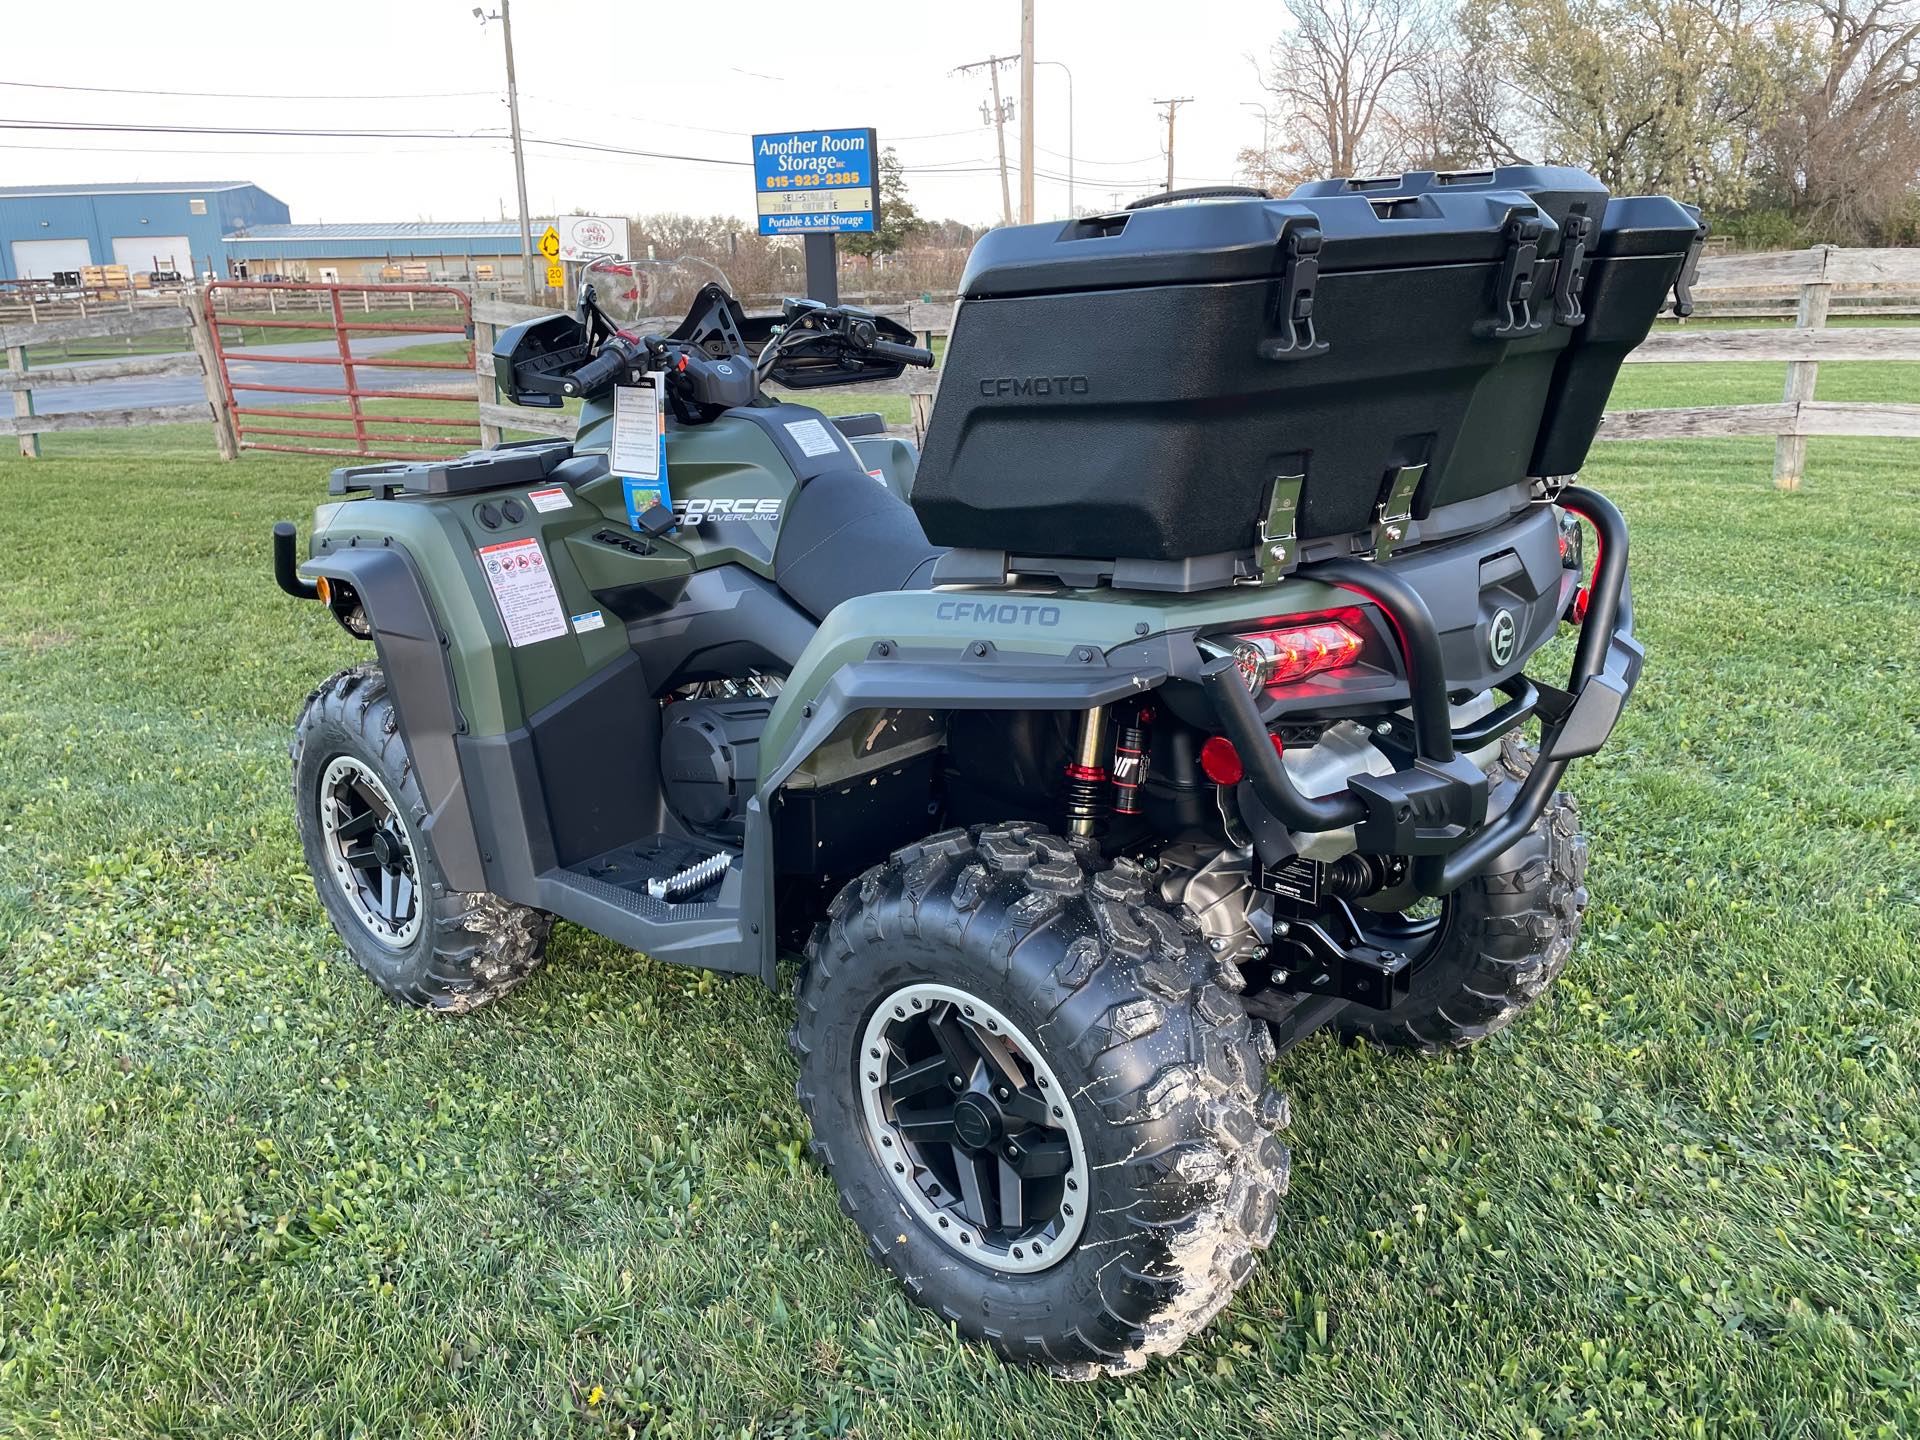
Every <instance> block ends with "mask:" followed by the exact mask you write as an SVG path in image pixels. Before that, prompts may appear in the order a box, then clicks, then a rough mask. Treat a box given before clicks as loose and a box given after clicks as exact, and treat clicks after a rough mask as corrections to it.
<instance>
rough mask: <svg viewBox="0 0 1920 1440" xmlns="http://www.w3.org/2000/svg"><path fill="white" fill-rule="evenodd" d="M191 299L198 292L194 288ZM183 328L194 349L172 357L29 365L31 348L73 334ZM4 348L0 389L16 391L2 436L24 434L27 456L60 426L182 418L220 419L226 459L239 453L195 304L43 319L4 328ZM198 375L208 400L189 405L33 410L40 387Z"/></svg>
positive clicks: (217, 431) (218, 438)
mask: <svg viewBox="0 0 1920 1440" xmlns="http://www.w3.org/2000/svg"><path fill="white" fill-rule="evenodd" d="M188 298H189V299H192V298H194V297H193V296H192V294H191V292H188ZM169 330H172V331H178V330H185V331H186V333H187V337H188V341H189V344H190V346H191V349H189V350H188V351H186V352H184V353H175V354H171V355H129V356H128V357H127V358H125V359H124V360H122V359H114V360H97V361H91V362H88V363H86V364H79V365H71V364H69V365H48V366H42V367H41V368H40V369H38V370H35V369H32V368H30V367H29V365H28V361H27V347H28V346H30V345H33V346H45V345H58V344H61V343H62V342H65V341H70V340H97V339H104V338H110V337H111V338H120V337H126V338H129V339H130V338H132V337H134V336H139V335H150V334H153V333H156V332H160V331H169ZM0 348H4V349H5V351H6V354H7V368H6V369H5V370H4V371H0V391H10V392H11V393H12V395H13V414H12V417H11V418H7V417H5V416H0V435H17V436H19V437H20V453H21V454H22V455H23V456H25V457H26V458H27V459H29V460H34V459H38V458H39V455H40V436H41V435H43V434H45V433H47V432H48V431H54V430H105V429H113V428H117V427H121V426H129V425H167V424H178V423H181V422H183V421H184V422H192V421H207V420H211V421H213V422H214V427H213V428H214V443H215V445H216V446H217V447H218V448H219V451H220V458H221V459H222V460H231V459H233V458H234V457H235V456H236V455H237V454H238V453H239V451H238V449H237V448H236V446H235V443H234V436H233V429H232V423H231V421H230V420H229V419H228V418H227V416H226V405H225V397H224V392H223V391H222V390H221V386H220V371H219V364H218V362H217V361H216V360H215V359H214V354H213V344H212V341H211V340H210V339H209V337H208V335H207V327H206V324H205V322H204V321H203V320H202V319H201V318H200V312H199V309H198V306H197V305H189V306H186V307H184V308H183V307H181V306H180V305H178V304H174V305H151V306H141V307H137V308H134V309H128V310H119V309H115V310H108V311H105V312H97V313H94V314H91V315H75V316H71V317H69V318H67V319H62V320H51V321H42V322H40V323H38V324H28V325H5V326H0ZM154 375H193V376H197V377H198V378H199V380H200V384H201V389H202V391H203V392H204V393H205V395H206V397H207V398H206V399H205V400H203V401H200V402H198V403H196V404H191V405H146V406H139V407H136V408H132V409H125V410H81V411H74V412H71V413H67V414H59V415H37V414H35V413H34V406H33V396H34V393H35V392H36V391H46V390H57V389H61V388H66V387H71V386H75V385H94V384H98V383H99V382H100V381H102V380H121V379H127V378H129V377H132V376H154Z"/></svg>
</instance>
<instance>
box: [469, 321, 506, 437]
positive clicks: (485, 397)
mask: <svg viewBox="0 0 1920 1440" xmlns="http://www.w3.org/2000/svg"><path fill="white" fill-rule="evenodd" d="M493 329H494V327H493V326H492V325H491V324H489V323H487V322H486V321H482V320H476V321H474V323H473V389H474V393H475V394H476V395H477V396H479V398H480V448H481V449H482V450H491V449H493V448H494V447H495V446H496V445H498V444H499V443H500V427H499V426H498V425H495V424H492V423H491V422H490V421H488V420H487V418H486V413H487V406H489V405H491V404H493V403H494V400H495V398H496V394H497V392H496V389H495V386H494V383H493V376H492V375H491V374H490V373H489V372H488V369H487V367H488V366H490V365H491V364H492V363H493Z"/></svg>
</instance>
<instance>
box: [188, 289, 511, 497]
mask: <svg viewBox="0 0 1920 1440" xmlns="http://www.w3.org/2000/svg"><path fill="white" fill-rule="evenodd" d="M206 314H207V332H208V334H209V335H211V336H212V339H213V348H214V353H215V355H216V357H217V358H218V360H219V365H220V384H221V387H222V388H223V389H224V391H225V392H226V399H227V405H228V408H229V410H230V412H231V414H232V416H233V426H234V431H235V436H236V438H237V440H238V442H239V446H240V448H241V449H243V450H286V451H292V452H294V453H297V454H302V455H344V456H347V457H349V458H353V459H375V460H432V459H439V458H443V457H445V456H447V455H454V454H461V453H464V452H465V451H467V450H471V449H475V448H477V447H478V445H479V443H480V419H479V411H478V405H477V400H478V393H477V391H476V389H475V387H474V385H473V383H472V380H471V377H472V375H473V373H474V356H473V303H472V300H471V298H470V297H469V296H468V295H467V293H466V292H465V291H463V290H459V289H456V288H454V287H453V286H450V285H339V284H326V285H321V284H314V285H309V284H304V283H296V282H292V281H278V280H273V281H269V280H216V281H213V282H212V283H211V284H209V285H208V286H207V297H206ZM255 331H258V332H260V333H259V334H257V335H254V334H251V333H250V332H255ZM294 332H303V333H300V334H299V335H298V336H297V338H296V334H295V333H294ZM356 338H358V339H359V340H360V341H361V346H360V348H359V349H358V350H356V349H355V346H354V342H355V340H356ZM455 340H457V341H458V342H459V344H460V346H461V347H462V350H463V353H462V354H461V355H460V357H459V358H454V359H416V358H413V357H410V356H408V355H406V354H405V353H399V354H395V353H391V352H393V351H396V350H399V351H402V352H404V350H406V349H408V348H412V347H414V346H418V345H426V344H433V343H435V342H449V341H455ZM389 341H398V342H400V343H399V344H390V343H387V342H389ZM383 351H384V352H389V353H381V352H383ZM283 367H304V368H283ZM456 371H457V372H458V373H459V374H460V375H461V377H462V378H463V379H465V380H466V381H467V383H466V384H465V385H464V386H463V387H462V388H461V389H458V390H449V389H443V388H438V387H440V386H441V385H443V384H444V381H442V379H441V378H440V373H439V372H456ZM369 372H371V373H369ZM369 382H371V383H369ZM257 397H270V398H269V403H267V404H259V403H256V399H257ZM279 397H286V398H279ZM263 420H264V421H267V422H269V423H267V424H261V423H259V422H261V421H263ZM291 422H301V423H300V424H299V425H297V426H294V425H292V424H291ZM347 441H351V442H352V443H351V445H350V446H349V445H345V444H341V443H322V442H347ZM395 447H404V448H395Z"/></svg>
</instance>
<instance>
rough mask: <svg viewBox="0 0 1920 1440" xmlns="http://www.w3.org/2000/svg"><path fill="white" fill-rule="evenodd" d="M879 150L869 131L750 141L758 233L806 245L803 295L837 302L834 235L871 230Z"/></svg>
mask: <svg viewBox="0 0 1920 1440" xmlns="http://www.w3.org/2000/svg"><path fill="white" fill-rule="evenodd" d="M879 170H880V145H879V141H878V140H877V138H876V137H875V135H874V132H873V131H872V130H870V129H868V130H858V129H856V130H789V131H785V132H783V133H779V134H772V135H756V136H754V137H753V188H754V191H755V200H756V210H757V212H758V214H759V216H760V233H761V234H762V235H799V236H801V237H802V238H803V240H804V241H805V244H806V253H807V294H808V295H809V296H810V297H811V298H813V299H815V300H820V301H823V302H825V303H826V304H828V305H833V304H837V303H838V302H839V299H840V282H839V267H838V263H837V256H836V254H835V247H834V239H833V237H834V236H835V235H838V234H841V233H861V232H870V231H872V230H873V229H874V228H875V220H876V218H877V217H878V215H879V210H880V174H879Z"/></svg>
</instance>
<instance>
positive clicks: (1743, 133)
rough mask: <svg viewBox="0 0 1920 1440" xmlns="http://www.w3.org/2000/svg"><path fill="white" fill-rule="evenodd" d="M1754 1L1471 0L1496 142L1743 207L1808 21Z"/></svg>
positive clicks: (1622, 186) (1800, 60) (1797, 69)
mask: <svg viewBox="0 0 1920 1440" xmlns="http://www.w3.org/2000/svg"><path fill="white" fill-rule="evenodd" d="M1788 13H1789V12H1788V11H1787V10H1786V8H1785V7H1776V6H1768V5H1764V4H1763V5H1761V6H1756V5H1754V4H1752V3H1749V0H1467V3H1466V5H1465V6H1464V7H1463V10H1462V13H1461V28H1462V30H1463V32H1464V34H1465V38H1466V40H1467V43H1468V46H1469V51H1470V54H1471V56H1472V57H1473V60H1474V62H1475V64H1476V65H1477V66H1478V67H1479V68H1481V69H1482V70H1483V71H1484V73H1488V74H1493V75H1497V76H1498V77H1499V85H1500V89H1501V92H1502V93H1501V95H1500V97H1499V103H1498V105H1497V108H1496V113H1495V114H1494V115H1493V116H1491V117H1489V118H1488V125H1489V127H1490V128H1491V130H1492V132H1493V137H1494V138H1495V139H1497V141H1498V146H1497V148H1500V149H1505V150H1509V151H1512V152H1515V153H1521V154H1526V153H1532V154H1537V155H1539V156H1541V157H1542V158H1544V159H1548V160H1554V161H1561V162H1564V163H1567V164H1574V165H1584V166H1586V167H1588V168H1589V169H1591V170H1592V171H1593V172H1594V173H1595V174H1597V175H1598V176H1599V177H1600V178H1601V179H1602V180H1604V181H1606V182H1607V184H1608V185H1609V187H1611V188H1612V189H1613V190H1614V191H1615V192H1616V193H1626V194H1644V193H1647V192H1667V193H1671V194H1675V195H1678V196H1680V197H1681V198H1683V199H1687V200H1693V201H1695V202H1697V203H1700V204H1702V205H1705V206H1707V207H1709V208H1710V209H1723V210H1724V209H1733V208H1738V207H1740V206H1742V205H1744V204H1745V203H1746V202H1747V201H1748V199H1749V197H1750V196H1751V194H1752V192H1753V190H1754V186H1755V179H1756V176H1755V170H1756V152H1757V151H1758V149H1759V146H1760V144H1761V141H1762V139H1763V137H1765V136H1766V135H1767V134H1769V133H1770V132H1771V131H1772V130H1773V128H1774V127H1775V126H1776V125H1777V124H1778V123H1779V121H1780V119H1781V117H1782V116H1783V115H1784V114H1785V113H1786V111H1787V108H1788V106H1789V103H1790V101H1791V98H1792V96H1793V94H1794V93H1795V91H1796V89H1797V88H1798V82H1799V80H1800V79H1801V77H1803V76H1804V75H1805V74H1806V43H1805V35H1806V32H1805V30H1804V28H1803V27H1800V26H1797V25H1795V24H1793V23H1791V21H1790V19H1789V18H1788Z"/></svg>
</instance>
